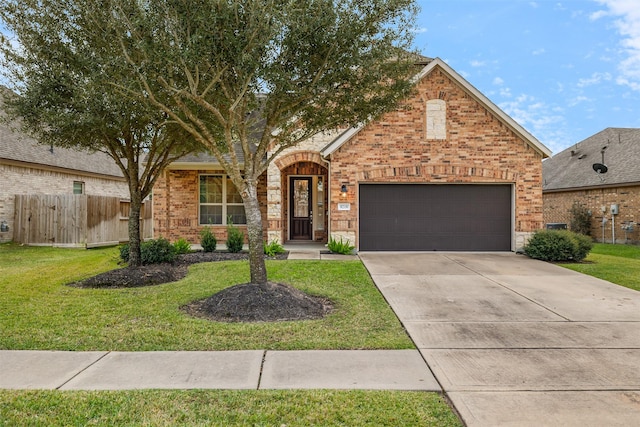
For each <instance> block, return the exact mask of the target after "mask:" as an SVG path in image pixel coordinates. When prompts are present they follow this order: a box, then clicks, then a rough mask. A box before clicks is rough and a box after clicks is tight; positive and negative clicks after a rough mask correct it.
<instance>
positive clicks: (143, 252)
mask: <svg viewBox="0 0 640 427" xmlns="http://www.w3.org/2000/svg"><path fill="white" fill-rule="evenodd" d="M120 258H122V260H123V261H124V262H129V245H128V244H127V245H124V246H122V247H121V248H120ZM140 258H141V260H142V264H143V265H148V264H159V263H162V262H173V261H174V260H175V259H176V248H175V247H174V246H173V245H172V244H171V243H169V241H168V240H167V239H165V238H162V237H160V238H158V239H155V240H147V241H146V242H142V243H141V244H140Z"/></svg>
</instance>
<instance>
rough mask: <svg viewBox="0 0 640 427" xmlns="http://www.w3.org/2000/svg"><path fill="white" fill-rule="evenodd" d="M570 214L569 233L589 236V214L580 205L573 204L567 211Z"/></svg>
mask: <svg viewBox="0 0 640 427" xmlns="http://www.w3.org/2000/svg"><path fill="white" fill-rule="evenodd" d="M569 213H570V214H571V222H570V224H569V227H570V228H571V231H573V232H576V233H580V234H584V235H585V236H591V213H590V212H589V210H588V209H587V208H586V207H585V206H584V205H582V204H580V203H578V202H574V203H573V206H571V210H569Z"/></svg>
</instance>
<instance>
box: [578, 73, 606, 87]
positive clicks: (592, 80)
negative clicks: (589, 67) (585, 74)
mask: <svg viewBox="0 0 640 427" xmlns="http://www.w3.org/2000/svg"><path fill="white" fill-rule="evenodd" d="M611 78H612V77H611V74H609V73H593V74H592V75H591V77H589V78H586V79H580V80H578V87H586V86H593V85H596V84H598V83H600V82H602V81H611Z"/></svg>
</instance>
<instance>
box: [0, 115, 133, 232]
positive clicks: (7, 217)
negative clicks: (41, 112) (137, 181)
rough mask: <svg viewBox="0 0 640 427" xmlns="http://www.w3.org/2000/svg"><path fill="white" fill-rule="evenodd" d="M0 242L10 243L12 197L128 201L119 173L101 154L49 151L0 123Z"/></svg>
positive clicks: (127, 192) (114, 165)
mask: <svg viewBox="0 0 640 427" xmlns="http://www.w3.org/2000/svg"><path fill="white" fill-rule="evenodd" d="M0 182H2V184H1V185H0V224H4V227H3V228H2V229H6V228H7V227H8V231H4V232H2V231H0V242H6V241H10V240H12V239H13V232H14V229H15V228H14V213H15V205H14V200H15V195H17V194H74V193H75V194H89V195H102V196H114V197H121V198H123V199H128V198H129V190H128V187H127V184H126V181H125V179H124V178H123V176H122V172H121V171H120V169H119V168H118V167H117V166H116V164H115V162H114V161H113V159H112V158H111V157H109V156H107V155H106V154H103V153H98V152H96V153H89V152H86V151H77V150H72V149H65V148H58V147H53V148H52V147H49V146H47V145H42V144H39V143H38V142H37V141H35V140H34V139H32V138H30V137H28V136H26V135H24V134H22V133H20V132H17V131H15V130H14V129H13V128H12V127H11V126H9V125H7V124H5V123H0ZM2 229H0V230H2Z"/></svg>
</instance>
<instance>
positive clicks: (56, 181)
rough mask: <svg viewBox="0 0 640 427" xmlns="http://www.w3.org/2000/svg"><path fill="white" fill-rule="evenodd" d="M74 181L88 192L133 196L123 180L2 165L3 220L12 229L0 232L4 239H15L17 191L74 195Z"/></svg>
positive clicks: (0, 198)
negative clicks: (82, 183) (81, 184)
mask: <svg viewBox="0 0 640 427" xmlns="http://www.w3.org/2000/svg"><path fill="white" fill-rule="evenodd" d="M74 181H82V182H84V192H85V194H91V195H101V196H112V197H122V198H123V199H129V189H128V187H127V184H126V182H125V181H124V180H123V179H120V180H118V179H108V178H99V177H94V176H86V175H81V174H77V173H66V172H62V171H58V170H54V169H37V168H26V167H20V166H17V165H9V164H0V182H2V185H0V222H1V221H6V222H7V224H8V225H9V232H7V233H2V232H0V242H6V241H10V240H12V239H13V230H14V213H15V203H14V196H15V195H16V194H73V182H74Z"/></svg>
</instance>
